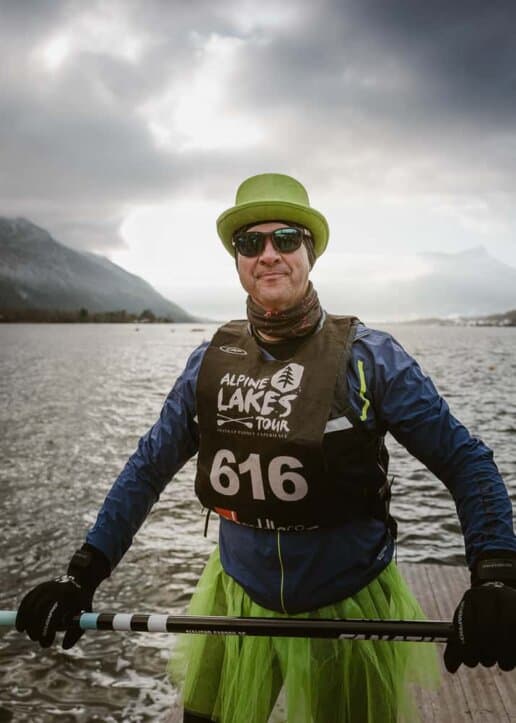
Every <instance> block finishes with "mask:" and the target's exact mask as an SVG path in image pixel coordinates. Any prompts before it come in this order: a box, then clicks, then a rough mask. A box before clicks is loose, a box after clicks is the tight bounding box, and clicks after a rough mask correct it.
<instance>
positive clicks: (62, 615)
mask: <svg viewBox="0 0 516 723" xmlns="http://www.w3.org/2000/svg"><path fill="white" fill-rule="evenodd" d="M93 593H94V591H92V590H85V589H83V588H82V587H81V586H80V585H79V583H78V582H77V581H76V580H75V578H73V577H71V576H70V575H63V576H62V577H58V578H56V579H55V580H48V581H47V582H42V583H41V584H40V585H37V586H36V587H35V588H33V589H32V590H31V591H30V592H28V593H27V594H26V595H25V597H24V598H23V600H22V601H21V604H20V607H19V608H18V614H17V615H16V630H18V632H20V633H22V632H24V631H26V632H27V635H28V636H29V638H30V639H31V640H35V641H37V642H39V644H40V645H41V647H42V648H48V647H49V646H50V645H52V643H53V642H54V638H55V635H56V632H57V631H58V630H65V629H66V633H65V636H64V638H63V648H64V649H65V650H67V649H68V648H71V647H72V646H73V645H75V643H76V642H77V641H78V640H79V638H80V637H81V635H82V634H83V632H84V631H83V630H81V628H80V627H79V626H78V625H77V624H73V623H72V619H73V616H74V615H78V614H80V613H81V612H83V611H87V612H89V611H90V610H91V603H92V600H93Z"/></svg>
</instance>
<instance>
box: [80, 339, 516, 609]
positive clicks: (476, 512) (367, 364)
mask: <svg viewBox="0 0 516 723" xmlns="http://www.w3.org/2000/svg"><path fill="white" fill-rule="evenodd" d="M207 346H208V344H207V343H204V344H202V345H201V346H199V347H198V348H197V349H196V350H195V351H194V352H193V353H192V355H191V356H190V358H189V359H188V362H187V364H186V367H185V369H184V371H183V373H182V374H181V376H180V377H179V378H178V379H177V381H176V383H175V385H174V387H173V389H172V390H171V392H170V394H169V395H168V397H167V399H166V401H165V404H164V406H163V409H162V411H161V414H160V418H159V419H158V421H157V422H156V423H155V424H154V426H153V427H152V428H151V429H150V430H149V431H148V432H147V434H145V435H144V436H143V437H142V438H141V439H140V441H139V444H138V449H137V450H136V452H135V453H134V454H133V455H132V456H131V457H130V459H129V461H128V462H127V464H126V466H125V467H124V469H123V470H122V472H121V474H120V475H119V477H118V478H117V480H116V481H115V483H114V484H113V487H112V488H111V490H110V492H109V493H108V495H107V497H106V500H105V502H104V504H103V506H102V508H101V510H100V512H99V514H98V517H97V520H96V522H95V524H94V526H93V527H92V528H91V530H90V531H89V532H88V535H87V538H86V541H87V542H88V543H89V544H91V545H93V546H94V547H96V548H98V549H100V550H101V551H102V552H103V553H104V554H105V555H106V556H107V557H108V559H109V560H110V562H111V564H112V566H113V567H114V566H115V565H117V564H118V562H119V561H120V559H121V558H122V556H123V555H124V553H125V552H126V551H127V549H128V548H129V547H130V545H131V542H132V539H133V536H134V534H135V533H136V531H137V530H138V529H139V527H140V526H141V524H142V523H143V521H144V520H145V518H146V516H147V515H148V513H149V511H150V509H151V507H152V506H153V504H154V503H155V502H156V501H157V500H158V498H159V495H160V493H161V492H162V490H163V489H164V487H165V486H166V484H167V483H168V482H169V481H170V480H171V479H172V477H173V476H174V475H175V474H176V472H177V471H178V470H179V469H180V468H181V467H182V466H183V465H184V463H185V462H186V461H187V460H188V459H189V458H190V457H192V456H193V455H194V454H195V453H196V452H197V448H198V428H197V423H196V398H195V390H196V382H197V375H198V373H199V368H200V365H201V361H202V358H203V355H204V352H205V350H206V348H207ZM264 353H265V354H267V352H264ZM347 378H348V383H349V389H350V401H351V404H352V406H353V408H354V410H355V412H356V414H357V415H358V417H360V418H361V419H362V420H363V423H364V424H365V425H366V426H367V427H368V428H370V429H376V430H380V431H381V432H382V433H383V432H386V431H389V432H391V434H392V435H393V436H394V437H395V438H396V439H397V440H398V442H400V443H401V444H402V445H403V446H404V447H406V449H407V450H408V451H409V452H410V453H411V454H412V455H413V456H414V457H416V458H417V459H419V460H420V461H421V462H422V463H423V464H424V465H425V466H426V467H428V469H429V470H430V471H431V472H433V474H435V475H436V476H437V477H438V478H439V479H441V480H442V481H443V483H444V484H445V485H446V487H447V488H448V489H449V491H450V492H451V494H452V495H453V498H454V500H455V504H456V507H457V513H458V516H459V519H460V523H461V527H462V531H463V534H464V540H465V549H466V558H467V561H468V564H469V566H470V567H471V566H472V565H473V563H474V561H475V558H476V556H477V555H478V553H479V552H480V551H482V550H488V549H505V550H513V551H516V538H515V535H514V531H513V527H512V507H511V503H510V500H509V497H508V494H507V490H506V488H505V485H504V483H503V481H502V479H501V477H500V474H499V472H498V469H497V467H496V465H495V463H494V461H493V453H492V452H491V450H490V449H489V448H488V447H487V446H486V445H485V444H484V443H483V442H482V441H481V440H479V439H476V438H475V437H472V436H471V435H470V434H469V432H468V430H467V429H466V428H465V427H464V426H463V425H462V424H461V423H460V422H459V421H458V420H457V419H455V417H453V416H452V414H451V413H450V410H449V408H448V405H447V403H446V401H445V400H444V399H443V398H442V397H441V396H440V395H439V394H438V392H437V390H436V388H435V386H434V384H433V383H432V381H431V379H430V378H429V377H427V376H425V375H424V374H423V372H422V370H421V368H420V367H419V365H418V364H417V362H416V361H415V360H414V359H413V358H412V357H411V356H410V355H409V354H408V353H407V352H406V351H405V350H404V349H403V347H402V346H401V345H400V344H399V343H398V342H397V341H396V340H395V339H394V338H393V337H392V336H391V335H390V334H387V333H385V332H381V331H376V330H373V329H369V328H367V327H365V326H364V325H359V327H358V330H357V334H356V337H355V340H354V342H353V347H352V356H351V364H350V365H349V368H348V370H347ZM219 545H220V554H221V561H222V564H223V567H224V569H225V570H226V572H227V573H228V574H229V575H231V576H232V577H233V578H234V579H235V580H236V581H237V582H239V583H240V584H241V585H242V586H243V587H244V588H245V589H246V591H247V592H248V593H249V594H250V595H251V597H252V598H253V599H254V600H256V602H258V603H260V604H261V605H263V606H264V607H267V608H270V609H273V610H278V611H282V612H289V613H296V612H300V611H303V610H314V609H316V608H319V607H322V606H323V605H325V604H329V603H331V602H335V601H337V600H341V599H342V598H344V597H346V596H348V595H352V594H354V593H355V592H357V591H358V590H359V589H360V588H362V587H364V585H367V584H368V583H369V582H370V581H371V580H372V579H374V578H375V577H376V576H377V575H378V574H379V573H380V572H381V570H382V569H383V568H384V567H385V566H386V565H387V564H388V563H389V562H390V560H391V558H392V555H393V546H394V543H393V540H392V539H391V536H390V533H389V532H388V531H387V530H386V528H385V525H384V524H383V523H382V522H380V521H378V520H373V519H371V520H366V521H364V520H360V521H356V522H348V523H346V524H343V525H342V526H341V527H335V528H331V529H317V530H311V531H307V532H279V531H277V530H261V529H260V530H258V529H254V528H250V527H245V526H242V525H237V524H235V523H233V522H231V521H229V520H225V519H221V521H220V529H219Z"/></svg>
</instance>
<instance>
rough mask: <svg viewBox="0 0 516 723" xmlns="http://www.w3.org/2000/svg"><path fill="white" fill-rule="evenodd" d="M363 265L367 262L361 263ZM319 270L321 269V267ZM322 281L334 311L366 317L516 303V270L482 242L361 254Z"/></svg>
mask: <svg viewBox="0 0 516 723" xmlns="http://www.w3.org/2000/svg"><path fill="white" fill-rule="evenodd" d="M359 264H361V265H359ZM316 271H317V269H316ZM338 274H339V272H338V271H331V272H330V274H328V278H325V277H321V279H320V281H319V280H318V281H317V289H318V291H319V294H320V296H321V298H322V299H323V301H324V303H325V304H326V305H327V308H328V309H331V310H333V311H335V313H354V314H357V315H358V316H360V318H362V319H365V320H368V321H369V320H376V321H399V320H414V319H420V318H429V317H443V318H445V317H454V316H464V317H466V316H468V317H480V316H485V315H488V314H496V313H500V312H504V311H505V310H506V309H514V308H515V307H516V269H515V268H513V267H512V266H509V265H507V264H504V263H502V262H501V261H498V260H497V259H495V258H493V257H492V256H491V255H490V254H489V253H488V252H487V251H486V249H485V248H483V247H482V246H479V247H475V248H471V249H468V250H466V251H462V252H459V253H423V254H414V255H411V256H405V257H400V258H399V264H398V265H397V264H396V257H389V256H388V255H382V256H376V257H374V256H369V258H368V259H367V261H365V262H363V261H362V260H361V255H360V254H356V256H355V257H351V258H350V259H349V261H348V265H347V267H346V263H345V262H343V263H342V265H341V272H340V274H341V276H340V278H339V276H338Z"/></svg>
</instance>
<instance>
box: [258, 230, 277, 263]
mask: <svg viewBox="0 0 516 723" xmlns="http://www.w3.org/2000/svg"><path fill="white" fill-rule="evenodd" d="M280 259H281V255H280V253H279V251H277V249H276V248H275V246H274V244H273V243H272V239H271V237H270V236H267V238H266V239H265V245H264V247H263V251H262V253H261V254H260V263H263V264H273V263H276V262H277V261H279V260H280Z"/></svg>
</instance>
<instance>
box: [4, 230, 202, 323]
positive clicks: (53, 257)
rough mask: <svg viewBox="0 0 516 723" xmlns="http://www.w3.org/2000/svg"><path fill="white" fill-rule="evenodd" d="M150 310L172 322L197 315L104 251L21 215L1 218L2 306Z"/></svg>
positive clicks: (188, 319)
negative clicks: (71, 244)
mask: <svg viewBox="0 0 516 723" xmlns="http://www.w3.org/2000/svg"><path fill="white" fill-rule="evenodd" d="M82 307H84V308H87V309H88V310H89V311H92V312H95V311H117V310H121V309H125V310H126V311H127V312H129V313H135V314H139V313H141V312H142V311H143V310H144V309H150V310H151V311H152V312H153V313H154V314H155V315H156V316H163V317H168V318H170V319H171V320H172V321H195V318H194V317H193V316H191V315H190V314H188V313H187V312H186V311H184V310H183V309H181V308H180V307H179V306H177V305H176V304H174V303H172V302H171V301H169V300H168V299H165V298H164V297H163V296H161V294H159V293H158V292H157V291H156V290H155V289H153V287H152V286H151V285H150V284H148V283H147V282H146V281H144V280H143V279H141V278H140V277H139V276H135V275H134V274H130V273H128V272H127V271H124V269H122V268H121V267H120V266H117V265H116V264H113V263H111V261H109V260H108V259H106V258H104V257H103V256H97V255H95V254H91V253H80V252H78V251H75V250H73V249H71V248H68V247H67V246H64V245H63V244H60V243H58V242H57V241H55V240H54V239H53V238H52V237H51V236H50V234H49V233H48V232H47V231H45V230H44V229H42V228H40V227H38V226H36V225H35V224H33V223H31V222H30V221H27V220H26V219H23V218H16V219H9V218H1V217H0V308H3V309H60V310H77V309H80V308H82Z"/></svg>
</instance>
